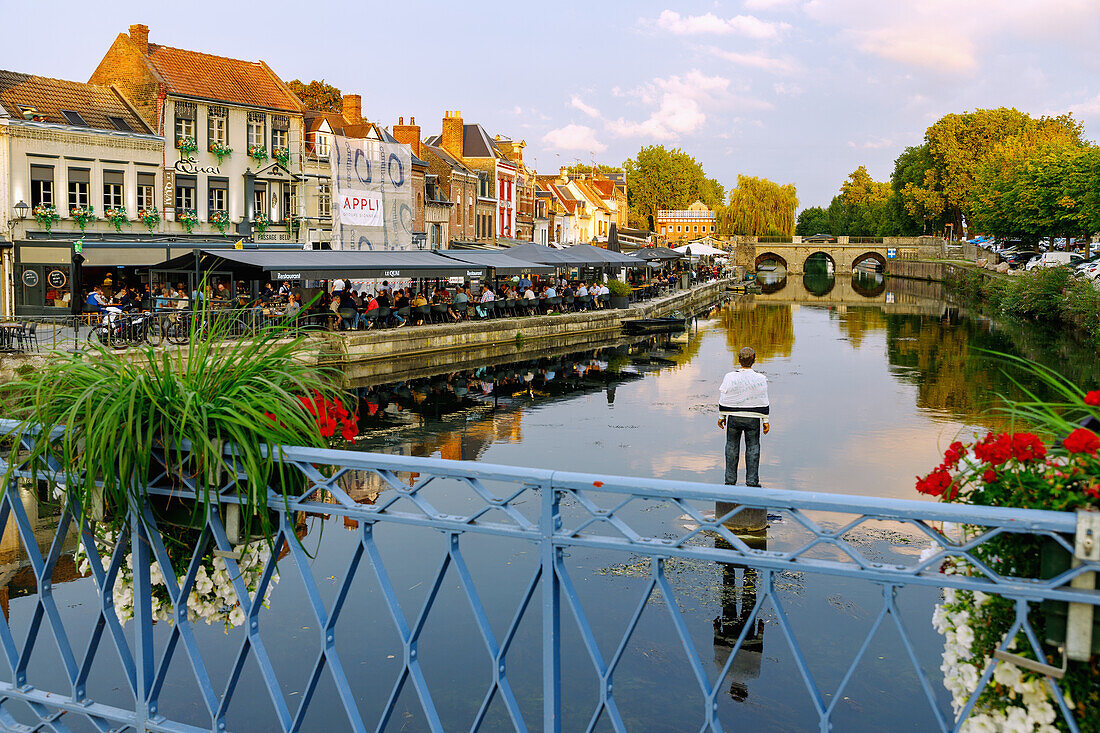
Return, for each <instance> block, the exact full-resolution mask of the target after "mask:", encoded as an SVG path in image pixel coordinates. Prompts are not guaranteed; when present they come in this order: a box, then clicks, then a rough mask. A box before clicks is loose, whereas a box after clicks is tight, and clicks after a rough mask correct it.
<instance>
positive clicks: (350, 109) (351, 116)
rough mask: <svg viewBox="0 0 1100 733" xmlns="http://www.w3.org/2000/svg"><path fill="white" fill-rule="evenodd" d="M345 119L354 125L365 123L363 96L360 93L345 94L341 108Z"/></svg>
mask: <svg viewBox="0 0 1100 733" xmlns="http://www.w3.org/2000/svg"><path fill="white" fill-rule="evenodd" d="M341 114H342V115H343V117H344V119H345V120H347V121H348V122H349V123H351V124H353V125H360V124H362V123H363V98H362V97H361V96H359V95H358V94H345V95H344V103H343V107H342V108H341Z"/></svg>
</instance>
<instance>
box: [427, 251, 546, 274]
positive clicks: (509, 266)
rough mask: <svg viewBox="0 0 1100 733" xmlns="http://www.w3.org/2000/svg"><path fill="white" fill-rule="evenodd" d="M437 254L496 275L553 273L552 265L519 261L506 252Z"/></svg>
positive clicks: (445, 252) (446, 252) (449, 252)
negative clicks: (479, 266) (485, 269)
mask: <svg viewBox="0 0 1100 733" xmlns="http://www.w3.org/2000/svg"><path fill="white" fill-rule="evenodd" d="M439 254H441V255H444V256H445V257H448V258H450V259H452V260H458V261H459V262H465V263H467V264H470V265H481V266H482V267H488V268H491V269H493V270H496V273H497V274H498V275H523V274H545V273H551V272H553V271H554V267H553V266H552V265H540V264H538V263H537V262H529V261H527V260H521V259H519V258H518V257H511V256H509V254H508V253H507V252H499V251H498V252H491V251H487V250H476V249H460V250H452V249H449V250H446V251H444V252H440V253H439Z"/></svg>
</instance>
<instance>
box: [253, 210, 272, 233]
mask: <svg viewBox="0 0 1100 733" xmlns="http://www.w3.org/2000/svg"><path fill="white" fill-rule="evenodd" d="M252 225H253V226H254V227H256V231H257V232H259V233H260V234H263V233H264V232H266V231H267V228H268V227H269V226H271V220H270V219H268V218H267V214H256V216H255V217H254V218H253V219H252Z"/></svg>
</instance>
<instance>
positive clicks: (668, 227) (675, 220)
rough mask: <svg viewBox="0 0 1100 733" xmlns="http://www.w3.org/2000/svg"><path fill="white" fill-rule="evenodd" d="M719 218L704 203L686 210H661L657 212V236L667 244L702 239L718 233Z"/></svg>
mask: <svg viewBox="0 0 1100 733" xmlns="http://www.w3.org/2000/svg"><path fill="white" fill-rule="evenodd" d="M717 223H718V220H717V217H716V216H715V213H714V212H713V211H711V210H710V209H708V208H707V205H706V204H704V203H703V202H702V201H696V202H695V203H694V204H692V205H691V206H689V207H688V208H686V209H661V210H660V211H658V212H657V236H658V237H660V238H661V239H662V240H664V241H665V242H680V241H684V240H687V241H690V240H693V239H700V238H702V237H705V236H708V235H713V234H714V233H715V232H716V231H717Z"/></svg>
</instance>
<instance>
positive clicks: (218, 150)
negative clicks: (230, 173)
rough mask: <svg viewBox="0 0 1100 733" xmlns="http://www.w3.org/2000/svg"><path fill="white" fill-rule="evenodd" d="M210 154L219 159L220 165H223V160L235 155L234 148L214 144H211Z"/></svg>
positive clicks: (217, 143) (223, 144) (222, 144)
mask: <svg viewBox="0 0 1100 733" xmlns="http://www.w3.org/2000/svg"><path fill="white" fill-rule="evenodd" d="M210 152H211V153H213V154H214V157H216V158H217V159H218V165H221V164H222V159H223V158H228V157H229V156H230V155H231V154H232V153H233V148H231V147H229V146H228V145H226V144H225V143H219V142H213V143H210Z"/></svg>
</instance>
